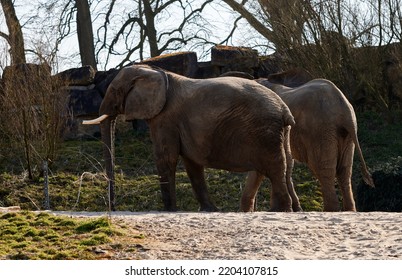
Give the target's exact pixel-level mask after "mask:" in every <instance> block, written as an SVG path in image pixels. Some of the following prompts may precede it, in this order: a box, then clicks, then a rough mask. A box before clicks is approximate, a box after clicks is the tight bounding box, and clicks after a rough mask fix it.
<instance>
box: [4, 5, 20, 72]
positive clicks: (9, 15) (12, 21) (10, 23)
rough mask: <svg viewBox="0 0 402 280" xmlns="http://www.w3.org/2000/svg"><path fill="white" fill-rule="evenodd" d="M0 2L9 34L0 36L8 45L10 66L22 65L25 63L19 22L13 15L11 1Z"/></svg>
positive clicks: (14, 14)
mask: <svg viewBox="0 0 402 280" xmlns="http://www.w3.org/2000/svg"><path fill="white" fill-rule="evenodd" d="M0 2H1V6H2V8H3V12H4V16H5V18H6V23H7V28H8V32H9V35H6V34H4V33H1V34H0V35H1V36H2V37H4V38H5V39H6V40H7V42H8V43H9V45H10V55H11V64H12V65H15V64H24V63H26V58H25V46H24V37H23V35H22V29H21V25H20V22H19V20H18V18H17V15H16V13H15V9H14V4H13V1H12V0H0Z"/></svg>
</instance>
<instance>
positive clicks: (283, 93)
mask: <svg viewBox="0 0 402 280" xmlns="http://www.w3.org/2000/svg"><path fill="white" fill-rule="evenodd" d="M284 74H285V73H284ZM258 82H259V83H261V84H262V85H264V86H266V87H267V88H269V89H272V90H273V91H275V92H276V93H277V94H278V95H279V96H280V97H281V98H282V100H283V101H284V102H285V103H286V104H287V105H288V106H289V109H290V110H291V112H292V114H293V116H294V118H295V122H296V124H295V126H293V127H292V131H291V133H290V146H291V153H292V157H293V159H295V160H297V161H299V162H303V163H306V164H307V166H308V167H309V168H310V170H311V171H312V172H313V174H314V175H315V177H316V178H317V179H318V180H319V182H320V186H321V191H322V194H323V200H324V211H339V210H340V203H339V200H338V196H337V193H336V188H335V179H337V182H338V186H339V189H340V191H341V194H342V197H343V200H342V203H343V206H342V210H344V211H356V206H355V201H354V198H353V193H352V185H351V175H352V165H353V155H354V150H355V147H356V148H357V151H358V155H359V158H360V162H361V170H362V175H363V179H364V181H365V182H366V184H368V185H369V186H372V187H374V182H373V180H372V178H371V175H370V174H369V172H368V170H367V167H366V164H365V161H364V158H363V154H362V151H361V148H360V145H359V141H358V138H357V123H356V116H355V112H354V110H353V107H352V105H351V104H350V103H349V102H348V100H347V99H346V97H345V96H344V95H343V93H342V92H341V91H340V90H339V89H338V88H337V87H336V86H335V85H334V84H333V83H332V82H330V81H328V80H324V79H315V80H312V81H309V82H307V83H305V84H304V85H302V86H299V87H296V88H290V87H286V86H283V85H279V84H274V83H271V82H270V81H269V80H268V79H259V80H258ZM288 164H289V163H288ZM288 176H290V173H288ZM263 177H264V176H263V175H262V174H260V173H258V172H250V173H249V174H248V178H247V186H246V188H245V190H244V191H245V193H244V194H243V198H242V201H243V200H245V201H246V205H247V207H249V210H250V211H251V208H252V207H253V206H252V205H250V203H248V202H247V201H248V200H249V199H250V196H252V197H253V195H254V196H255V194H256V193H257V191H258V188H259V186H260V184H261V181H262V179H263ZM242 203H243V202H242ZM242 208H243V207H242ZM245 210H247V209H245Z"/></svg>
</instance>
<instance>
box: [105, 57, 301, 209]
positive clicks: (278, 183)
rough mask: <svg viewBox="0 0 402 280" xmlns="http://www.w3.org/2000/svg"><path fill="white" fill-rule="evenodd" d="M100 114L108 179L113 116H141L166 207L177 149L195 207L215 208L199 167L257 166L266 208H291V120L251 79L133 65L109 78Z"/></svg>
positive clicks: (171, 198)
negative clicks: (268, 191)
mask: <svg viewBox="0 0 402 280" xmlns="http://www.w3.org/2000/svg"><path fill="white" fill-rule="evenodd" d="M99 113H100V115H104V114H106V115H108V117H107V118H106V119H105V120H103V121H102V123H101V128H102V139H103V141H104V143H105V144H106V145H105V150H104V155H105V159H106V169H107V170H106V171H107V175H108V176H109V178H111V180H113V178H114V177H113V156H112V155H113V149H114V148H113V146H114V145H113V140H112V138H113V134H114V131H113V130H114V128H113V123H114V120H115V118H116V116H117V115H118V114H124V115H125V118H126V120H127V121H131V120H134V119H145V120H146V121H147V123H148V125H149V128H150V135H151V139H152V142H153V149H154V157H155V161H156V166H157V169H158V173H159V176H160V186H161V190H162V198H163V202H164V207H165V210H168V211H175V210H176V209H177V206H176V190H175V172H176V165H177V162H178V159H179V156H181V157H182V159H183V162H184V165H185V168H186V171H187V174H188V176H189V178H190V181H191V184H192V187H193V190H194V194H195V196H196V198H197V200H198V202H199V203H200V210H202V211H216V210H217V208H216V206H215V205H214V204H213V203H212V202H211V200H210V198H209V195H208V191H207V185H206V182H205V178H204V168H205V167H210V168H217V169H225V170H229V171H235V172H246V171H251V170H256V171H258V172H259V173H260V174H263V175H264V176H266V177H268V178H269V179H270V180H271V182H272V195H271V210H272V211H292V206H291V205H292V197H291V196H292V194H290V193H289V191H288V188H287V182H286V175H285V174H286V171H287V170H286V153H287V154H288V155H290V150H289V143H288V134H289V133H288V132H289V129H290V125H294V119H293V116H292V114H291V113H290V111H289V108H288V107H287V106H286V105H285V103H284V102H283V101H282V100H281V99H280V98H279V97H278V96H277V95H276V94H275V93H274V92H272V91H271V90H269V89H267V88H266V87H264V86H262V85H260V84H258V83H257V82H255V81H249V80H245V79H240V78H236V77H222V78H214V79H203V80H197V79H189V78H186V77H183V76H180V75H176V74H173V73H170V72H164V71H162V70H160V69H153V68H151V67H149V66H145V65H134V66H129V67H126V68H124V69H122V70H121V71H120V72H119V74H118V75H117V76H116V77H115V79H114V80H113V81H112V83H111V84H110V86H109V88H108V90H107V92H106V95H105V97H104V99H103V102H102V104H101V107H100V110H99ZM110 151H112V153H111V152H110ZM245 195H247V194H245ZM293 199H297V197H296V198H293ZM297 201H298V199H297Z"/></svg>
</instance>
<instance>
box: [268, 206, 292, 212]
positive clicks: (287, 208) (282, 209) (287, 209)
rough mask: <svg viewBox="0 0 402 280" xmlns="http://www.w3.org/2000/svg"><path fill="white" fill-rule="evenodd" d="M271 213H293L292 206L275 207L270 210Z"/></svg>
mask: <svg viewBox="0 0 402 280" xmlns="http://www.w3.org/2000/svg"><path fill="white" fill-rule="evenodd" d="M269 212H293V209H292V207H290V206H274V207H271V208H270V209H269Z"/></svg>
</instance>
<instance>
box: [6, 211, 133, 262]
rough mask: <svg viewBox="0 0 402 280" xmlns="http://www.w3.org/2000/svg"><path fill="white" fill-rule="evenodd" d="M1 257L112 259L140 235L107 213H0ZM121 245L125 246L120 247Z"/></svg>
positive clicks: (26, 258) (27, 258)
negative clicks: (81, 215) (92, 215)
mask: <svg viewBox="0 0 402 280" xmlns="http://www.w3.org/2000/svg"><path fill="white" fill-rule="evenodd" d="M0 236H1V239H0V259H18V260H32V259H37V260H40V259H45V260H53V259H57V260H64V259H66V260H69V259H70V260H71V259H113V258H114V257H115V254H116V252H115V251H116V250H117V249H118V250H119V254H121V251H124V250H126V251H128V250H132V249H133V248H135V245H136V244H138V243H139V242H140V239H139V237H138V236H139V235H138V234H136V233H134V231H133V230H130V229H128V228H124V227H123V226H121V225H116V224H112V223H111V222H110V220H109V219H108V217H101V218H93V219H89V218H79V219H77V218H76V219H72V218H68V217H65V216H55V215H53V214H49V213H45V212H40V213H36V212H32V211H22V212H18V213H16V212H10V213H5V214H2V215H0ZM122 248H124V249H122Z"/></svg>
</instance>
